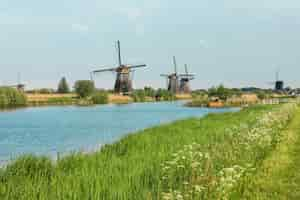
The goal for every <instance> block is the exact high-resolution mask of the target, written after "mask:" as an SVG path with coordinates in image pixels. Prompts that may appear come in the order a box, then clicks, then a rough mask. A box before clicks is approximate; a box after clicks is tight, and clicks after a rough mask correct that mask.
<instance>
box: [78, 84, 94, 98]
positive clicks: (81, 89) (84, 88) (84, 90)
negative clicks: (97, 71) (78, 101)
mask: <svg viewBox="0 0 300 200" xmlns="http://www.w3.org/2000/svg"><path fill="white" fill-rule="evenodd" d="M74 88H75V92H76V93H77V94H78V96H79V97H81V98H85V97H88V96H91V95H92V94H93V92H94V91H95V85H94V82H93V81H90V80H80V81H76V83H75V86H74Z"/></svg>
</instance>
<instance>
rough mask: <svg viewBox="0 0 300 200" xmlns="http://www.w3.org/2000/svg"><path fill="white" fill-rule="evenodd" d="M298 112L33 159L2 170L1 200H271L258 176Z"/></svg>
mask: <svg viewBox="0 0 300 200" xmlns="http://www.w3.org/2000/svg"><path fill="white" fill-rule="evenodd" d="M295 113H297V114H299V111H298V108H297V106H296V104H282V105H273V106H267V105H265V106H254V107H251V108H246V109H243V110H241V111H240V112H236V113H225V114H210V115H208V116H207V117H204V118H201V119H197V118H192V119H187V120H182V121H177V122H174V123H171V124H167V125H162V126H158V127H153V128H149V129H146V130H143V131H140V132H139V133H135V134H131V135H129V136H127V137H125V138H123V139H122V140H121V141H119V142H117V143H115V144H112V145H106V146H104V147H103V148H101V150H99V151H98V152H95V153H91V154H84V153H76V154H73V155H70V156H67V157H63V158H58V160H57V161H56V162H54V161H51V160H50V159H48V158H46V157H34V156H30V155H28V156H25V157H22V158H19V159H18V160H16V161H14V162H13V163H11V164H10V165H8V166H7V167H5V168H3V169H2V170H0V199H80V200H81V199H105V200H109V199H112V200H118V199H120V200H121V199H130V200H134V199H136V200H141V199H164V200H168V199H178V200H180V199H241V198H247V199H252V197H253V199H264V197H266V196H264V195H263V194H261V196H260V192H261V190H259V188H260V187H261V184H260V183H259V182H257V181H256V179H257V177H262V178H261V180H263V179H264V178H265V177H266V176H264V170H263V169H269V168H268V167H267V166H268V165H267V164H266V162H267V160H268V158H270V157H272V154H273V153H274V152H276V149H278V148H279V147H280V145H281V144H282V143H283V142H284V138H285V133H286V132H285V131H286V129H287V127H288V126H289V125H290V123H291V121H293V118H294V116H295ZM297 116H298V115H297ZM267 163H268V162H267ZM269 176H270V177H272V176H271V175H269ZM274 180H276V179H274ZM298 183H299V182H298ZM255 188H257V190H255ZM254 191H255V195H256V196H254ZM254 197H255V198H254ZM260 197H262V198H260ZM266 199H267V198H266Z"/></svg>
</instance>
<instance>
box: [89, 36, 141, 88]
mask: <svg viewBox="0 0 300 200" xmlns="http://www.w3.org/2000/svg"><path fill="white" fill-rule="evenodd" d="M117 50H118V64H119V66H118V67H114V68H106V69H100V70H95V71H93V72H92V74H98V73H102V72H115V73H116V81H115V86H114V91H115V92H116V93H121V94H128V93H130V92H131V91H132V78H131V74H132V72H133V69H135V68H141V67H146V65H145V64H142V65H127V64H123V63H122V59H121V49H120V41H119V40H118V41H117ZM91 79H92V77H91Z"/></svg>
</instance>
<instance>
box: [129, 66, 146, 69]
mask: <svg viewBox="0 0 300 200" xmlns="http://www.w3.org/2000/svg"><path fill="white" fill-rule="evenodd" d="M146 66H147V65H128V68H129V69H133V68H142V67H146Z"/></svg>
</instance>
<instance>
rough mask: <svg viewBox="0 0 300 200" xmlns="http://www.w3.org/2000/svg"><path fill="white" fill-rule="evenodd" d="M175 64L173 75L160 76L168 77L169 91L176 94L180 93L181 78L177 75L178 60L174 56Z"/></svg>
mask: <svg viewBox="0 0 300 200" xmlns="http://www.w3.org/2000/svg"><path fill="white" fill-rule="evenodd" d="M173 64H174V73H172V74H161V75H160V76H162V77H166V79H167V89H168V91H170V92H172V93H173V94H176V93H178V92H179V81H178V80H179V76H178V74H177V64H176V58H175V56H173Z"/></svg>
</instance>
